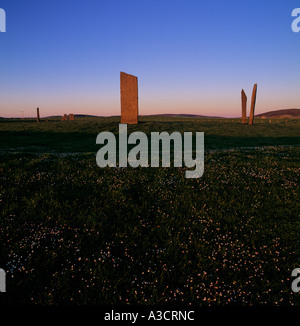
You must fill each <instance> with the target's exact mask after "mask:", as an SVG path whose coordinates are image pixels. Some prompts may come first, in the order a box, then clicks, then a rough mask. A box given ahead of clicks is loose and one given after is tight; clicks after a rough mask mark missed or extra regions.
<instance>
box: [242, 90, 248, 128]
mask: <svg viewBox="0 0 300 326" xmlns="http://www.w3.org/2000/svg"><path fill="white" fill-rule="evenodd" d="M242 123H247V96H246V94H245V92H244V90H243V89H242Z"/></svg>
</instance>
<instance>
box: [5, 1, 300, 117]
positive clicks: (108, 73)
mask: <svg viewBox="0 0 300 326" xmlns="http://www.w3.org/2000/svg"><path fill="white" fill-rule="evenodd" d="M0 7H1V8H3V9H4V10H5V11H6V19H7V32H6V33H0V77H1V78H0V116H2V117H20V116H22V113H21V112H22V111H24V113H23V114H24V117H25V116H26V117H29V116H31V117H33V116H35V114H36V108H37V107H40V111H41V116H42V117H44V116H48V115H62V114H64V113H75V114H78V113H84V114H95V115H119V114H120V81H119V78H120V71H124V72H127V73H130V74H133V75H135V76H137V77H138V79H139V112H140V114H142V115H143V114H145V115H146V114H156V113H191V114H203V115H216V116H229V117H230V116H240V111H241V109H240V94H241V89H242V88H244V90H245V92H246V94H247V96H248V110H249V104H250V98H251V92H252V87H253V84H254V83H257V84H258V93H257V106H256V113H262V112H265V111H269V110H276V109H285V108H300V55H299V54H300V33H294V32H293V31H292V29H291V24H292V21H293V19H294V18H293V17H292V16H291V13H292V10H293V9H294V8H299V7H300V2H299V1H297V0H295V1H293V0H289V1H283V0H279V1H277V0H272V1H271V0H263V1H262V0H243V1H241V0H239V1H238V0H226V1H224V0H219V1H208V0H206V1H203V0H84V1H83V0H42V1H41V0H1V2H0Z"/></svg>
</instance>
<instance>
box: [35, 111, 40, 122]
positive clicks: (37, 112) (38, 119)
mask: <svg viewBox="0 0 300 326" xmlns="http://www.w3.org/2000/svg"><path fill="white" fill-rule="evenodd" d="M36 122H40V109H39V108H37V109H36Z"/></svg>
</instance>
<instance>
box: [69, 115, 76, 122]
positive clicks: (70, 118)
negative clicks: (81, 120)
mask: <svg viewBox="0 0 300 326" xmlns="http://www.w3.org/2000/svg"><path fill="white" fill-rule="evenodd" d="M69 120H70V121H74V120H75V118H74V114H73V113H71V114H69Z"/></svg>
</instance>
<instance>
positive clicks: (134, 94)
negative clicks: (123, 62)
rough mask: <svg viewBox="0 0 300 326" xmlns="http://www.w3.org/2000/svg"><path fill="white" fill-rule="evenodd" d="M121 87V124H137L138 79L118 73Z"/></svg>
mask: <svg viewBox="0 0 300 326" xmlns="http://www.w3.org/2000/svg"><path fill="white" fill-rule="evenodd" d="M120 86H121V123H127V124H137V123H138V79H137V77H135V76H132V75H129V74H126V73H125V72H121V73H120Z"/></svg>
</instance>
